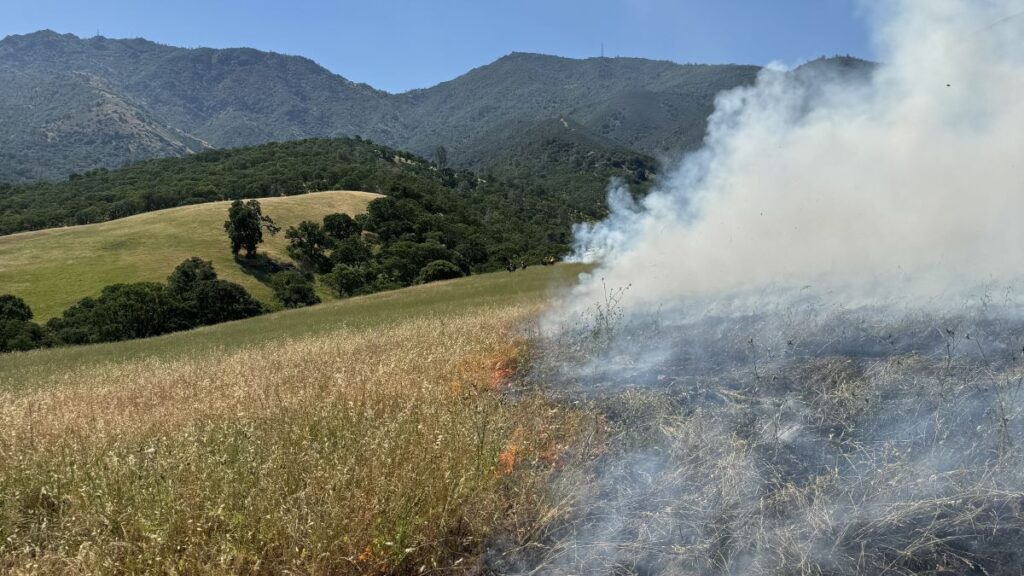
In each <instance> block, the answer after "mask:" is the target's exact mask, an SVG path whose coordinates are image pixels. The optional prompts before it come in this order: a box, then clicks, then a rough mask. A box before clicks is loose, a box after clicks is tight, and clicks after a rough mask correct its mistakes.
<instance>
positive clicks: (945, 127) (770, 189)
mask: <svg viewBox="0 0 1024 576" xmlns="http://www.w3.org/2000/svg"><path fill="white" fill-rule="evenodd" d="M870 8H871V10H872V11H873V12H872V13H873V17H874V18H873V19H874V21H875V22H876V23H877V25H876V27H875V42H876V43H877V45H878V46H879V53H880V54H881V55H882V58H881V59H882V61H883V62H884V64H883V65H880V66H879V67H878V68H877V70H875V72H874V74H873V75H872V77H871V78H870V79H869V80H865V79H863V78H861V79H860V81H858V79H857V78H856V77H854V78H853V79H843V78H841V77H839V76H833V77H830V78H829V77H825V76H823V75H822V73H821V71H820V69H821V67H816V66H808V67H806V68H804V69H798V70H796V71H793V72H784V71H779V70H770V69H769V70H766V71H764V72H763V73H762V75H761V77H760V78H759V80H758V82H757V84H756V85H755V86H753V87H749V88H742V89H737V90H734V91H731V92H728V93H724V94H722V95H721V96H720V97H719V99H718V101H717V106H716V111H715V113H714V115H713V116H712V118H711V120H710V125H709V130H708V134H707V137H706V145H705V148H704V149H703V150H702V151H700V152H698V153H695V154H692V155H690V156H689V157H687V158H686V159H685V160H684V161H683V163H682V164H681V166H680V167H679V168H678V169H677V170H676V171H675V172H674V173H673V174H672V175H671V176H669V177H667V178H666V179H665V181H664V183H663V184H662V185H661V186H660V188H659V190H657V191H655V192H654V193H652V194H650V195H649V196H648V197H647V198H645V199H644V200H643V201H641V202H640V204H639V205H635V204H633V202H632V200H631V199H629V197H628V196H626V194H625V193H624V192H621V191H617V190H616V191H613V192H612V204H613V214H612V216H611V217H609V218H608V219H607V220H606V221H604V222H601V223H599V224H597V225H593V226H584V227H581V228H579V229H578V230H577V250H578V252H577V254H578V255H579V256H580V257H582V258H594V259H596V260H597V261H598V262H600V268H599V269H598V271H597V272H595V274H594V275H593V276H594V278H597V277H603V278H605V282H606V284H607V285H609V286H625V285H627V284H632V285H633V290H632V291H631V295H630V301H631V302H633V303H638V302H639V303H643V302H651V301H655V302H664V301H666V299H667V300H669V301H671V300H672V299H678V298H680V297H684V296H688V295H702V294H703V295H709V294H712V293H722V292H733V291H739V290H746V289H752V288H755V289H756V288H761V287H764V286H767V285H773V286H791V287H798V288H799V287H802V286H805V285H808V284H810V285H814V286H815V287H818V288H824V289H825V290H823V291H834V290H837V289H841V290H843V291H844V293H846V294H847V295H856V296H864V295H869V294H877V291H878V290H883V291H884V292H885V293H887V294H889V295H892V294H894V293H897V291H898V293H900V294H911V295H914V296H925V295H927V296H934V295H936V294H939V293H943V292H947V291H948V290H950V289H957V288H968V287H973V286H976V285H977V284H979V283H982V282H992V281H995V282H1000V283H1002V282H1010V281H1013V280H1016V279H1017V278H1018V277H1019V276H1020V274H1021V272H1022V271H1024V226H1022V225H1021V215H1024V166H1022V165H1021V162H1022V161H1024V159H1022V158H1021V151H1022V149H1024V141H1022V138H1024V135H1022V132H1021V128H1022V127H1024V97H1022V95H1024V19H1021V18H1016V17H1015V15H1017V14H1019V12H1020V11H1021V9H1024V3H1021V2H1011V1H1008V0H988V1H978V2H969V1H965V0H927V1H925V0H902V1H900V2H893V3H891V4H888V3H887V4H885V5H884V6H883V5H882V4H881V3H877V4H872V5H870ZM600 289H601V287H600V283H595V282H590V283H584V284H583V286H582V287H581V289H580V290H581V294H578V296H579V301H581V302H592V301H594V299H595V296H596V295H597V293H599V291H600Z"/></svg>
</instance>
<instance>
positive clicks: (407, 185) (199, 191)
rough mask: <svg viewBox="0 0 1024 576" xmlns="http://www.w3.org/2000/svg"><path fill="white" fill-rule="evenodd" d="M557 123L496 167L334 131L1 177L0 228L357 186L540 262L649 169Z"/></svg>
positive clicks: (451, 236)
mask: <svg viewBox="0 0 1024 576" xmlns="http://www.w3.org/2000/svg"><path fill="white" fill-rule="evenodd" d="M557 127H559V129H557V130H554V131H538V132H535V133H531V134H528V135H526V137H525V138H524V139H523V140H520V141H519V142H521V144H520V145H519V146H521V147H517V146H511V147H510V148H509V149H510V151H511V152H510V153H509V154H507V155H506V156H505V158H506V159H507V162H508V165H507V166H503V167H502V170H501V171H500V172H501V174H500V175H491V174H486V175H483V176H479V175H478V174H476V173H474V172H470V171H467V170H453V169H450V168H439V167H438V166H436V165H435V164H433V163H431V162H428V161H427V160H424V159H422V158H419V157H417V156H414V155H412V154H408V153H405V152H399V151H397V150H394V149H392V148H388V147H386V146H383V145H380V144H376V143H373V142H370V141H367V140H362V139H355V138H352V139H349V138H341V139H331V140H328V139H310V140H301V141H292V142H284V143H271V144H264V145H260V146H253V147H247V148H239V149H230V150H210V151H206V152H202V153H199V154H194V155H190V156H187V157H184V158H164V159H158V160H147V161H144V162H139V163H137V164H134V165H131V166H128V167H126V168H122V169H118V170H94V171H91V172H88V173H85V174H81V175H75V176H72V177H71V178H69V179H67V180H64V181H61V182H40V183H35V184H24V185H0V234H10V233H14V232H18V231H23V230H36V229H41V228H52V227H57V226H67V225H74V224H86V223H92V222H101V221H106V220H111V219H115V218H121V217H124V216H129V215H132V214H138V213H141V212H148V211H152V210H158V209H162V208H169V207H174V206H182V205H188V204H195V203H199V202H208V201H214V200H230V199H240V198H257V197H267V196H287V195H295V194H303V193H306V192H315V191H322V190H361V191H367V192H376V193H380V194H384V195H387V196H390V197H391V198H392V199H393V200H396V201H400V202H401V205H402V207H403V208H402V210H404V211H405V212H403V214H405V215H406V216H408V215H409V214H413V213H414V215H413V216H410V217H409V218H405V219H406V220H410V219H411V220H414V221H415V223H416V226H414V227H413V229H410V230H408V231H407V232H409V233H410V234H413V235H417V234H418V235H419V236H423V237H424V238H425V237H426V236H427V235H429V233H431V232H438V231H443V234H442V236H445V237H446V238H445V239H444V240H445V243H447V244H448V245H450V246H451V247H455V246H456V245H462V247H463V248H464V249H465V250H472V251H474V252H477V254H476V255H475V256H474V257H473V258H471V259H470V260H471V261H472V262H474V263H475V264H474V266H473V267H474V269H478V270H479V269H494V268H497V267H501V266H504V265H505V264H507V263H508V261H509V260H510V259H519V258H528V259H530V260H531V261H535V262H536V261H539V260H540V259H541V258H543V257H545V256H548V255H557V254H561V253H563V252H564V251H565V250H566V248H567V246H568V242H569V240H570V230H571V226H572V225H573V224H574V223H577V222H580V221H585V220H594V219H597V218H601V217H603V216H604V215H605V210H606V208H605V205H604V201H603V199H604V197H605V192H606V187H607V184H608V182H609V179H610V178H620V179H622V180H623V181H625V182H627V183H630V184H631V185H633V186H634V187H635V189H636V190H637V191H638V192H640V191H642V190H643V189H644V187H646V186H647V185H648V183H649V182H650V181H651V178H652V177H653V174H654V171H655V166H654V162H653V161H652V160H651V159H650V158H647V157H644V156H642V155H636V154H634V153H631V152H628V151H625V150H614V149H602V148H601V147H600V146H597V145H596V144H595V143H594V142H596V140H594V139H592V138H591V137H580V138H578V139H574V134H578V133H577V132H573V131H571V130H565V129H562V125H561V123H560V122H558V123H557ZM584 144H588V145H587V146H584ZM407 209H408V210H412V211H413V212H408V210H407ZM387 218H390V216H388V217H387ZM403 218H404V216H403ZM385 219H386V218H385ZM398 235H399V236H400V235H401V234H398ZM481 251H482V252H483V254H484V255H480V254H479V252H481Z"/></svg>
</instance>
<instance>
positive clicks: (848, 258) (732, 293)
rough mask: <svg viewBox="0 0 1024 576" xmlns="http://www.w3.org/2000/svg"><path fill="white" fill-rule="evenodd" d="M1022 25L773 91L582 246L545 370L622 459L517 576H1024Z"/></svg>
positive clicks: (957, 22)
mask: <svg viewBox="0 0 1024 576" xmlns="http://www.w3.org/2000/svg"><path fill="white" fill-rule="evenodd" d="M1020 8H1021V6H1013V5H1011V4H1010V3H1009V2H1006V1H994V0H993V1H982V0H978V1H971V0H901V1H899V2H893V3H887V4H885V5H881V4H879V5H876V7H875V11H874V13H873V14H874V17H875V21H876V22H877V23H878V26H877V28H876V40H877V42H878V45H879V50H880V54H881V55H882V60H883V61H884V64H883V65H880V66H878V67H874V68H871V67H867V68H861V67H859V65H857V64H856V63H852V64H851V63H850V62H846V63H845V64H846V65H845V66H842V65H840V66H838V67H837V66H835V65H834V64H835V63H831V64H830V63H828V62H815V63H811V64H809V65H806V66H803V67H801V68H799V69H797V70H794V71H780V70H774V69H770V70H765V71H764V72H763V73H762V74H761V75H760V77H759V78H758V80H757V82H756V84H755V85H754V86H751V87H746V88H740V89H736V90H733V91H730V92H728V93H725V94H722V95H721V96H720V97H719V98H718V100H717V103H716V111H715V113H714V114H713V116H712V117H711V119H710V122H709V128H708V134H707V137H706V141H705V146H704V148H703V149H702V150H701V151H699V152H696V153H694V154H691V155H689V156H688V157H687V158H685V159H684V161H683V162H682V164H681V166H680V167H679V168H678V169H677V170H676V171H675V172H674V173H673V174H672V175H671V176H669V177H668V178H667V179H666V180H665V181H664V183H663V184H662V185H661V186H660V187H659V189H657V190H655V191H654V192H652V193H651V194H650V195H648V196H647V197H646V198H644V199H643V200H642V201H640V202H639V203H635V202H634V201H633V200H632V199H631V198H630V197H629V195H628V193H626V192H625V191H622V190H614V191H613V192H612V194H611V196H610V199H611V205H612V215H611V216H610V217H609V218H608V219H607V220H606V221H604V222H601V223H599V224H596V225H591V226H583V227H580V228H578V229H577V231H576V232H577V256H578V257H579V258H580V259H592V260H595V261H596V263H597V268H596V270H595V271H594V272H593V273H592V274H590V275H588V276H586V277H585V278H584V279H583V281H582V282H581V285H580V286H579V287H578V288H577V289H576V291H575V292H574V293H573V295H572V297H571V298H570V300H569V302H568V303H567V304H566V305H564V306H561V307H559V312H558V313H557V314H554V315H552V317H551V318H549V319H548V324H547V325H546V326H545V330H544V331H543V333H544V336H543V337H539V338H538V339H539V345H538V348H539V351H538V353H537V354H536V358H535V360H534V362H533V366H532V370H533V376H534V378H535V379H536V381H537V382H539V383H540V384H541V385H543V386H547V387H548V388H549V390H551V392H552V393H553V394H555V395H556V397H558V395H559V394H562V395H563V397H564V398H565V401H566V402H567V403H573V404H574V405H575V404H577V403H579V402H588V403H590V404H591V405H592V406H593V407H595V408H596V409H598V410H599V411H601V412H602V413H603V414H604V417H605V419H606V422H608V426H609V427H610V429H611V433H610V438H611V439H610V440H609V441H608V442H607V444H606V445H603V446H602V447H601V448H600V450H599V452H600V453H601V454H602V455H601V456H600V457H599V458H598V460H597V461H596V462H592V463H591V466H590V467H589V468H588V469H587V470H586V471H585V472H583V473H581V474H575V475H574V474H572V473H569V472H567V473H566V477H565V478H563V480H562V482H560V483H558V484H557V485H556V486H555V488H554V489H555V491H556V494H557V496H556V498H554V501H558V502H568V503H571V506H569V508H570V509H571V512H569V513H567V514H566V515H565V517H564V520H563V521H561V523H556V524H555V525H553V526H551V527H550V528H549V530H548V532H547V534H548V535H547V537H546V539H545V542H544V543H543V544H544V545H543V546H539V547H536V548H533V549H531V550H533V552H530V553H529V554H526V555H525V556H524V555H522V554H520V555H519V556H516V555H515V554H504V555H502V554H498V555H496V560H495V561H494V566H495V567H496V569H498V570H500V571H509V572H524V573H527V572H528V573H545V574H564V573H578V574H584V573H585V574H655V573H665V574H850V575H853V574H878V573H895V574H1020V573H1021V572H1022V571H1024V555H1022V553H1021V551H1022V550H1024V512H1022V510H1024V319H1022V315H1021V310H1022V308H1021V305H1020V302H1019V301H1018V300H1016V299H1015V294H1016V293H1015V292H1013V291H1012V290H1010V291H1005V290H1004V291H1002V292H998V293H997V292H994V291H992V290H991V287H992V285H993V284H996V285H1000V286H1007V285H1012V284H1013V283H1014V282H1015V281H1017V280H1018V279H1019V278H1020V277H1021V276H1022V273H1024V226H1022V224H1021V219H1022V216H1024V166H1021V165H1020V163H1021V162H1022V161H1024V154H1022V153H1024V132H1022V129H1024V34H1022V31H1024V24H1022V22H1024V18H1021V19H1016V18H1010V19H1007V16H1012V15H1014V14H1017V13H1019V9H1020ZM840 64H843V63H842V62H840ZM626 286H630V288H629V290H628V292H623V287H626ZM966 296H971V297H969V298H968V297H966ZM595 301H596V302H598V305H597V306H596V307H594V306H593V303H594V302H595ZM588 307H589V310H590V312H589V316H588V315H586V314H582V315H581V314H580V313H581V311H582V310H584V309H585V308H588ZM578 318H582V319H583V320H574V319H578Z"/></svg>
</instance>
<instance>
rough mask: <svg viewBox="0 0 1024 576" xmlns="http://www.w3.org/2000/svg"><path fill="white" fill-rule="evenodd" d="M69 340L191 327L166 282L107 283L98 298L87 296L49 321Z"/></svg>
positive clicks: (117, 337)
mask: <svg viewBox="0 0 1024 576" xmlns="http://www.w3.org/2000/svg"><path fill="white" fill-rule="evenodd" d="M47 327H49V328H50V329H51V330H52V331H53V333H54V335H55V336H56V337H57V338H58V339H59V340H60V341H62V342H64V343H67V344H89V343H95V342H114V341H118V340H130V339H134V338H148V337H150V336H159V335H160V334H166V333H168V332H174V331H175V330H181V329H185V328H188V327H189V324H188V320H187V314H186V311H185V310H184V309H183V307H182V303H181V300H180V299H179V298H177V297H176V295H175V294H174V293H173V292H172V291H171V290H170V289H168V288H167V287H166V286H164V285H163V284H158V283H156V282H139V283H135V284H114V285H112V286H107V287H105V288H104V289H103V292H101V293H100V295H99V297H98V298H84V299H82V300H81V301H79V302H78V303H77V304H75V305H73V306H72V307H70V308H68V309H67V310H65V311H64V314H63V315H62V316H61V317H60V318H53V319H51V320H50V321H49V322H47Z"/></svg>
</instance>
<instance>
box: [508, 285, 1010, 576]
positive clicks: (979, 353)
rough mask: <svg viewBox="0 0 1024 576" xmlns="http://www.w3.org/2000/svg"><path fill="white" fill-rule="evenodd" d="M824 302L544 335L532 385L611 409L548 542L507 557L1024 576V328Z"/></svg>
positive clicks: (698, 570) (659, 566) (1005, 318)
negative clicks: (602, 437) (598, 446)
mask: <svg viewBox="0 0 1024 576" xmlns="http://www.w3.org/2000/svg"><path fill="white" fill-rule="evenodd" d="M826 308H827V307H826ZM826 308H822V307H817V306H816V305H815V306H806V307H803V308H800V307H794V308H793V309H788V310H783V311H782V312H783V313H780V312H779V311H773V312H767V313H746V314H726V315H718V316H715V315H711V314H706V313H685V312H680V313H675V312H673V313H667V312H662V313H660V314H659V319H658V321H657V322H653V323H652V322H651V321H650V319H638V318H632V319H629V318H627V319H624V320H623V322H621V324H620V325H619V326H617V327H616V331H617V333H616V334H615V336H614V337H612V338H608V337H607V334H602V335H601V338H600V339H596V340H595V338H594V330H592V329H591V328H588V327H587V326H584V327H582V328H580V327H576V329H575V331H574V329H573V327H569V328H568V329H565V328H564V327H563V330H562V331H560V332H558V333H557V334H556V335H555V336H552V337H550V338H548V339H547V340H546V343H545V345H544V346H543V347H542V348H541V349H540V351H539V352H537V353H535V355H534V356H533V358H532V363H531V367H530V369H531V374H532V375H533V377H534V378H535V379H536V381H537V384H538V385H539V386H541V387H545V388H547V389H548V390H549V392H550V393H551V394H552V395H553V396H555V397H562V398H563V402H564V403H565V404H567V405H573V406H581V405H586V406H587V407H588V408H589V409H591V410H595V411H597V412H598V413H600V414H602V415H603V417H604V419H605V421H606V422H607V426H608V427H609V429H610V432H609V434H608V437H609V439H610V440H609V442H608V443H607V444H606V445H605V446H604V449H603V450H602V451H601V452H600V456H599V457H597V458H596V459H595V460H594V461H593V462H591V463H589V465H588V466H586V467H585V468H584V469H581V470H578V471H574V472H567V473H565V474H564V475H563V476H562V477H560V478H558V479H557V480H556V494H559V495H560V496H561V498H562V500H563V501H564V502H566V503H567V505H566V507H567V509H568V512H567V513H565V514H562V515H561V516H558V517H555V518H552V519H551V521H550V522H549V523H548V524H547V525H546V526H545V528H544V529H543V531H542V532H541V534H542V536H541V538H540V544H542V545H537V546H533V547H531V548H528V549H525V548H516V549H511V550H504V551H501V552H498V553H495V554H494V555H493V558H494V566H495V567H496V569H498V570H499V571H506V572H509V571H523V572H531V573H539V574H563V573H578V574H736V573H742V574H840V575H841V574H988V575H995V574H1007V575H1009V574H1020V573H1021V572H1022V571H1024V556H1022V552H1021V550H1024V445H1022V442H1024V413H1022V411H1024V385H1022V383H1024V348H1022V345H1024V321H1021V320H1019V319H1017V315H1016V313H1015V312H1014V311H1013V310H1009V309H994V308H991V307H989V308H986V307H982V308H980V309H972V310H965V311H963V313H957V314H953V313H949V312H943V313H923V312H918V313H910V312H907V311H899V310H895V311H894V310H878V309H872V310H868V309H864V310H854V311H851V310H848V309H826ZM588 349H589V350H590V351H591V354H590V355H589V356H587V355H586V354H582V353H579V352H580V351H585V350H588ZM566 350H570V351H577V353H576V354H574V355H572V356H567V355H566V354H565V351H566Z"/></svg>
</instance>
